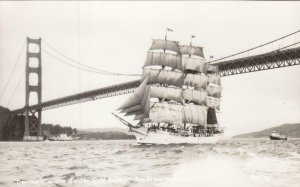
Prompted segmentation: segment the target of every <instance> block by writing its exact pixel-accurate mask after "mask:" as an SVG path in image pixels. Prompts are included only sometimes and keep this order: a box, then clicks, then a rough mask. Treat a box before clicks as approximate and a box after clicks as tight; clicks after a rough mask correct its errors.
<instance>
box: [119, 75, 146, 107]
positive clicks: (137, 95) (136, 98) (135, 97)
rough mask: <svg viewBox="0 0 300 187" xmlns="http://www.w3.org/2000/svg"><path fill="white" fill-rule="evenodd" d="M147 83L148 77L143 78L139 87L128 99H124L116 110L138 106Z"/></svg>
mask: <svg viewBox="0 0 300 187" xmlns="http://www.w3.org/2000/svg"><path fill="white" fill-rule="evenodd" d="M147 83H148V77H147V76H145V77H144V80H143V82H142V83H141V84H140V85H139V87H138V88H137V89H136V90H135V92H134V93H133V94H132V95H131V96H130V97H129V98H128V99H126V100H125V102H124V103H123V104H122V105H121V106H119V108H118V109H117V110H120V109H126V108H130V107H133V106H135V105H138V104H140V103H141V101H142V99H143V96H144V92H145V89H146V87H147Z"/></svg>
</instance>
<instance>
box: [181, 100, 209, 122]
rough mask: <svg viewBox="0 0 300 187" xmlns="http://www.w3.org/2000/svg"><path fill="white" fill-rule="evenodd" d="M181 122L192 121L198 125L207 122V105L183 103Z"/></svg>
mask: <svg viewBox="0 0 300 187" xmlns="http://www.w3.org/2000/svg"><path fill="white" fill-rule="evenodd" d="M183 114H184V115H183V122H184V123H192V124H196V125H200V126H204V127H205V126H206V124H207V107H206V106H201V105H191V104H190V105H184V106H183Z"/></svg>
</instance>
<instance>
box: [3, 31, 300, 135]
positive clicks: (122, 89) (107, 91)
mask: <svg viewBox="0 0 300 187" xmlns="http://www.w3.org/2000/svg"><path fill="white" fill-rule="evenodd" d="M298 33H300V30H298V31H295V32H293V33H290V34H288V35H285V36H282V37H280V38H277V39H275V40H273V41H270V42H267V43H264V44H262V45H259V46H256V47H253V48H251V49H248V50H244V51H242V52H238V53H235V54H232V55H228V56H226V57H223V58H219V59H216V60H210V62H209V63H210V64H211V65H214V66H216V67H217V68H218V69H219V73H220V75H221V76H222V77H224V76H233V75H237V74H244V73H251V72H257V71H264V70H270V69H274V68H283V67H290V66H295V65H299V64H300V47H299V43H300V41H293V42H292V43H290V44H287V45H285V46H283V47H281V48H278V49H275V50H270V51H267V52H264V53H259V52H258V53H257V54H253V55H247V56H245V54H249V52H252V51H259V49H260V48H262V47H265V46H268V45H273V44H274V43H276V42H279V41H281V40H284V39H286V38H289V37H291V36H293V35H296V34H298ZM42 43H43V45H47V46H48V47H50V48H52V49H53V50H54V51H56V52H57V53H59V54H60V55H63V56H64V57H66V58H67V59H68V60H69V61H70V62H73V63H75V64H77V65H81V67H79V66H76V65H74V64H72V63H69V62H66V61H62V60H60V59H59V58H57V57H56V56H54V55H53V54H51V53H49V52H48V51H46V50H44V49H42ZM30 45H35V46H36V49H38V52H32V51H30V50H29V46H30ZM26 46H27V50H26V67H25V68H26V81H25V87H26V90H25V106H24V107H22V108H18V109H15V110H12V111H10V112H9V115H10V117H9V120H7V122H6V124H7V125H10V124H13V123H14V122H15V121H16V120H18V119H17V116H20V115H22V116H24V123H25V130H24V140H26V139H28V137H41V136H42V130H41V119H42V111H43V110H49V109H53V108H58V107H63V106H67V105H72V104H78V103H82V102H87V101H93V100H97V99H103V98H107V97H114V96H117V95H122V94H128V93H132V92H134V90H135V88H137V87H138V86H139V84H140V80H139V79H138V80H134V81H130V82H124V83H120V84H116V85H111V86H107V87H102V88H98V89H94V90H89V91H85V92H82V93H77V94H74V95H68V96H64V97H60V98H56V99H53V100H48V101H42V58H41V57H42V54H45V55H48V56H51V57H52V58H54V59H56V60H58V61H60V62H62V63H64V64H66V65H69V66H73V67H75V68H79V69H81V70H84V71H89V72H93V73H100V74H106V75H115V76H138V75H137V74H122V73H115V72H109V71H104V70H100V69H97V68H94V67H89V66H86V65H84V64H80V63H79V62H77V61H75V60H73V59H72V58H69V57H67V56H66V55H64V54H63V53H62V52H60V51H58V50H57V49H56V48H54V47H53V46H51V45H50V44H49V43H48V42H46V41H44V40H42V39H41V38H39V39H32V38H27V39H26ZM32 59H35V60H37V62H38V63H37V66H36V67H31V66H30V62H31V60H32ZM82 67H83V68H82ZM30 74H37V78H38V81H37V82H38V83H37V85H32V84H31V82H30V79H29V76H30ZM7 86H8V84H6V85H5V88H4V89H6V88H7ZM4 92H5V90H4V91H3V92H2V93H1V95H0V97H1V96H2V95H3V93H4ZM31 92H36V93H37V104H30V102H29V101H30V93H31ZM0 115H7V113H6V112H4V113H1V114H0ZM26 137H27V138H26Z"/></svg>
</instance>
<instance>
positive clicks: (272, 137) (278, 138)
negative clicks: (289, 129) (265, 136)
mask: <svg viewBox="0 0 300 187" xmlns="http://www.w3.org/2000/svg"><path fill="white" fill-rule="evenodd" d="M270 139H271V140H287V137H275V136H270Z"/></svg>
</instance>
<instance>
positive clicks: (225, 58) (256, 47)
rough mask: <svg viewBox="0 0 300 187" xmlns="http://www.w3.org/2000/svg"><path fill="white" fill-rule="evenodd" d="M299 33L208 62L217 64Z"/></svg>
mask: <svg viewBox="0 0 300 187" xmlns="http://www.w3.org/2000/svg"><path fill="white" fill-rule="evenodd" d="M299 32H300V30H297V31H295V32H293V33H290V34H288V35H285V36H282V37H280V38H277V39H275V40H272V41H270V42H267V43H264V44H261V45H258V46H256V47H253V48H250V49H247V50H245V51H241V52H238V53H235V54H232V55H229V56H225V57H222V58H219V59H216V60H212V61H210V63H212V62H217V61H220V60H224V59H227V58H230V57H233V56H236V55H240V54H243V53H246V52H249V51H252V50H254V49H258V48H260V47H263V46H266V45H269V44H271V43H274V42H277V41H279V40H282V39H284V38H287V37H289V36H292V35H294V34H297V33H299Z"/></svg>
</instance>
